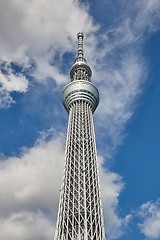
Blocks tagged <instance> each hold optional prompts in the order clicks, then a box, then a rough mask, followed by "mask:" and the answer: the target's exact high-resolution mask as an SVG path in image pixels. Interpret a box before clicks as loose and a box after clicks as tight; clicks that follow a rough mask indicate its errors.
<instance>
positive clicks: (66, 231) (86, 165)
mask: <svg viewBox="0 0 160 240" xmlns="http://www.w3.org/2000/svg"><path fill="white" fill-rule="evenodd" d="M80 43H81V44H80ZM80 43H79V45H80V48H79V49H80V50H81V49H83V45H82V41H81V42H80ZM78 55H80V58H81V60H80V62H78V65H75V64H76V63H75V64H74V65H73V67H72V69H71V73H72V74H73V75H74V74H75V72H77V71H79V70H83V69H84V72H85V73H86V72H87V71H88V72H87V73H89V74H90V71H91V70H90V68H89V66H88V65H87V64H86V63H85V64H86V68H85V64H84V62H83V61H82V58H83V54H82V53H81V52H80V51H78ZM77 59H78V58H77ZM81 61H82V62H83V63H82V64H81ZM79 63H80V64H79ZM73 68H74V71H73ZM89 74H88V75H89ZM71 77H72V76H71ZM85 79H86V78H85ZM98 101H99V95H98V90H97V89H96V87H95V86H94V85H93V84H91V83H90V82H87V80H83V79H80V80H77V79H76V80H75V79H74V78H73V81H72V78H71V83H70V84H68V85H67V86H66V88H65V90H64V92H63V103H64V106H65V108H66V109H67V111H68V113H69V121H68V132H67V141H66V153H65V168H64V176H63V180H62V187H61V194H60V203H59V210H58V220H57V227H56V233H55V240H104V239H105V237H104V227H103V217H102V208H101V199H100V190H99V177H98V168H97V154H96V144H95V135H94V126H93V112H94V110H95V108H96V106H97V105H98Z"/></svg>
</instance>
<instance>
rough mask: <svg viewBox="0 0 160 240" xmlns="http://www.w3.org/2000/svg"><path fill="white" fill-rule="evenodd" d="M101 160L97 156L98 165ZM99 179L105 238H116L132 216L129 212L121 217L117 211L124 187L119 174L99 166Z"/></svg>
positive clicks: (121, 233)
mask: <svg viewBox="0 0 160 240" xmlns="http://www.w3.org/2000/svg"><path fill="white" fill-rule="evenodd" d="M103 161H104V160H103V158H102V157H100V156H99V163H100V166H101V164H102V162H103ZM100 180H101V181H100V184H101V185H100V189H101V196H102V203H103V213H104V220H105V227H106V230H105V231H106V235H107V239H109V240H111V239H117V238H118V237H120V236H121V235H123V231H124V229H125V228H126V227H127V225H128V224H129V222H130V220H131V218H132V216H131V215H130V214H128V215H127V216H125V217H124V218H121V217H120V216H119V213H118V205H119V195H120V193H121V192H122V190H123V188H124V182H123V180H122V178H121V176H120V175H119V174H117V173H114V172H110V171H107V170H106V171H105V170H104V169H103V168H102V167H100Z"/></svg>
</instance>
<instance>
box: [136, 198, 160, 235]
mask: <svg viewBox="0 0 160 240" xmlns="http://www.w3.org/2000/svg"><path fill="white" fill-rule="evenodd" d="M138 214H139V217H140V218H141V223H139V224H138V226H139V228H140V230H141V232H142V233H143V234H144V235H145V236H146V237H147V238H148V239H160V199H157V201H156V202H152V201H150V202H147V203H144V204H143V205H142V206H141V207H140V210H139V213H138Z"/></svg>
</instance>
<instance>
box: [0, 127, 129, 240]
mask: <svg viewBox="0 0 160 240" xmlns="http://www.w3.org/2000/svg"><path fill="white" fill-rule="evenodd" d="M52 132H53V131H52V130H49V131H47V132H42V134H41V139H39V140H38V141H37V143H36V144H35V145H34V146H33V147H32V148H30V149H28V148H24V149H22V154H21V155H20V156H19V157H8V158H6V159H5V157H4V156H3V159H2V160H1V162H0V175H1V178H0V191H1V196H0V202H1V204H0V212H1V216H0V232H1V236H0V239H5V240H9V239H10V238H11V236H12V239H15V240H18V239H24V240H25V239H27V240H33V239H40V236H41V239H45V240H49V239H50V238H51V237H53V233H54V228H55V222H56V217H57V207H58V201H59V189H60V185H61V180H62V172H63V171H62V170H63V165H64V140H62V138H63V136H62V135H61V134H60V135H58V136H57V137H56V138H55V139H50V136H51V134H52ZM48 138H49V139H48ZM46 139H48V141H46ZM100 159H101V158H100ZM100 177H101V190H102V191H101V192H102V199H103V204H104V205H103V209H104V216H105V220H106V225H107V235H108V239H114V238H116V237H117V236H120V235H121V233H122V231H121V229H122V228H124V227H125V225H126V224H127V221H128V220H127V219H128V218H129V217H128V216H126V218H124V219H121V218H120V217H119V216H118V197H119V194H120V192H121V191H122V189H123V182H122V179H121V177H120V176H119V175H118V174H116V173H112V172H109V171H108V172H105V173H104V171H103V169H102V168H101V167H100ZM33 223H34V224H33Z"/></svg>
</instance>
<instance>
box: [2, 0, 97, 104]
mask: <svg viewBox="0 0 160 240" xmlns="http://www.w3.org/2000/svg"><path fill="white" fill-rule="evenodd" d="M6 13H7V14H6ZM0 16H1V21H0V32H1V38H0V56H1V57H0V60H1V61H3V62H6V63H8V64H10V63H11V62H14V63H16V64H18V65H20V66H21V67H22V71H23V70H28V73H29V74H30V76H33V77H34V78H35V79H36V80H37V81H40V82H46V79H48V78H51V79H54V80H55V81H56V82H57V84H62V83H64V82H66V81H67V77H66V76H65V75H64V73H63V72H62V71H61V70H60V67H62V66H61V63H62V58H63V54H64V53H65V52H71V51H72V50H73V47H75V41H76V39H75V36H76V33H77V32H78V31H81V30H83V29H85V32H86V33H88V32H94V31H96V29H97V26H96V25H95V24H93V22H92V18H91V17H90V16H89V14H88V12H87V7H86V6H85V5H83V4H79V1H77V0H76V1H74V0H69V1H68V0H60V1H59V0H55V1H52V0H41V1H39V0H30V1H25V0H21V1H19V0H14V1H13V0H7V1H6V0H2V1H1V3H0ZM57 54H58V58H57ZM33 65H34V67H33ZM31 66H32V68H31ZM8 79H9V80H10V81H7V80H8ZM0 81H1V82H2V84H3V86H4V87H5V88H6V90H4V89H2V90H1V91H8V92H9V91H10V92H11V91H19V89H22V88H23V89H24V88H25V89H26V85H27V81H28V80H27V79H25V77H24V75H21V74H19V75H17V74H15V73H14V72H12V73H11V74H10V75H8V76H5V74H4V73H3V72H2V73H1V75H0ZM24 85H25V86H24ZM8 102H9V101H8ZM11 102H12V101H10V103H11ZM5 106H6V105H5V104H1V107H5ZM7 106H9V103H8V105H7Z"/></svg>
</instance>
